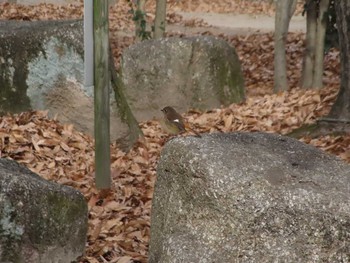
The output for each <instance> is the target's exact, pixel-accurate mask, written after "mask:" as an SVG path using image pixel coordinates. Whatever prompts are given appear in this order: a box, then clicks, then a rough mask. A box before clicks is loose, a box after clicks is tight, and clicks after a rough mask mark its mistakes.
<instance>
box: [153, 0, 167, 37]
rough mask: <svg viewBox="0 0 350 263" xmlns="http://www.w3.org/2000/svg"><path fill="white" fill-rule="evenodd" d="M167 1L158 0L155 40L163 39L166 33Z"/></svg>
mask: <svg viewBox="0 0 350 263" xmlns="http://www.w3.org/2000/svg"><path fill="white" fill-rule="evenodd" d="M165 24H166V0H157V6H156V17H155V19H154V36H153V37H154V38H161V37H163V36H164V33H165Z"/></svg>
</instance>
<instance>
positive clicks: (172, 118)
mask: <svg viewBox="0 0 350 263" xmlns="http://www.w3.org/2000/svg"><path fill="white" fill-rule="evenodd" d="M161 111H162V112H163V114H164V123H165V125H166V127H167V129H168V131H169V133H172V134H179V133H183V132H185V131H186V130H190V131H191V132H193V133H194V134H195V135H196V136H197V137H202V136H201V135H200V134H199V133H198V132H196V131H194V130H193V129H191V128H190V127H186V125H185V121H184V119H183V118H182V116H181V115H180V114H179V113H177V112H176V110H175V109H174V108H172V107H170V106H167V107H165V108H163V109H162V110H161Z"/></svg>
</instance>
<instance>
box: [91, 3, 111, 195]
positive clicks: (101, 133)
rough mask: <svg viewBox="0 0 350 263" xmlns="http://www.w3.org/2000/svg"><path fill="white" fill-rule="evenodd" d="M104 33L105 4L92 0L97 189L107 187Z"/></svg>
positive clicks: (106, 79)
mask: <svg viewBox="0 0 350 263" xmlns="http://www.w3.org/2000/svg"><path fill="white" fill-rule="evenodd" d="M108 32H109V31H108V0H94V100H95V101H94V107H95V180H96V187H97V188H98V189H109V188H110V187H111V175H110V148H109V147H110V136H109V135H110V133H109V119H110V114H109V107H110V106H109V105H110V104H109V85H110V75H109V66H108V63H109V61H108V58H109V56H108V54H109V47H108V43H109V42H108V39H109V36H108Z"/></svg>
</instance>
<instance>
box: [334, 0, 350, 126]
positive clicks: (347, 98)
mask: <svg viewBox="0 0 350 263" xmlns="http://www.w3.org/2000/svg"><path fill="white" fill-rule="evenodd" d="M335 8H336V14H337V28H338V34H339V47H340V65H341V84H340V91H339V94H338V97H337V99H336V101H335V103H334V104H333V107H332V109H331V112H330V114H329V117H330V118H333V119H338V120H350V19H349V18H350V0H337V1H335Z"/></svg>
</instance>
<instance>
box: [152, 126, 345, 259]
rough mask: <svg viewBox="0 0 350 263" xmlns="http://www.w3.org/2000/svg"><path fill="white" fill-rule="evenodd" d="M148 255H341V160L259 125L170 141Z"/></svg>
mask: <svg viewBox="0 0 350 263" xmlns="http://www.w3.org/2000/svg"><path fill="white" fill-rule="evenodd" d="M151 215H152V218H151V240H150V249H149V263H158V262H162V263H170V262H171V263H174V262H252V263H260V262H350V166H349V165H348V164H346V163H345V162H343V161H341V160H339V159H337V158H336V157H334V156H331V155H328V154H327V153H325V152H323V151H321V150H319V149H317V148H315V147H313V146H310V145H306V144H304V143H301V142H299V141H297V140H295V139H292V138H289V137H285V136H280V135H276V134H266V133H238V132H237V133H231V134H210V135H203V136H202V138H196V137H191V136H190V137H182V138H176V139H173V140H171V141H169V142H168V143H167V144H166V145H165V147H164V148H163V151H162V153H161V159H160V161H159V165H158V169H157V182H156V185H155V191H154V196H153V201H152V213H151Z"/></svg>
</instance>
